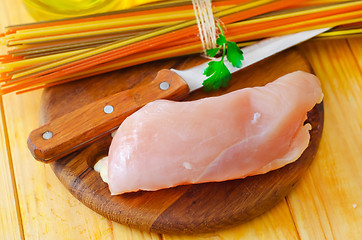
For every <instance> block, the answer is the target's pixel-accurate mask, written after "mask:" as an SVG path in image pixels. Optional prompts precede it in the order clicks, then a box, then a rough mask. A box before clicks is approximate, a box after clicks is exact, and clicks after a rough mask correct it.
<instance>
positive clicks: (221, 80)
mask: <svg viewBox="0 0 362 240" xmlns="http://www.w3.org/2000/svg"><path fill="white" fill-rule="evenodd" d="M208 65H209V66H208V67H207V68H206V69H205V71H204V75H206V76H207V77H208V78H207V79H206V80H205V81H204V82H203V83H202V85H203V86H204V88H205V90H207V91H209V90H217V89H219V88H220V87H222V88H225V87H227V85H228V84H229V81H230V79H231V74H230V71H229V69H228V68H227V67H226V66H225V63H224V61H223V60H221V61H212V62H209V63H208Z"/></svg>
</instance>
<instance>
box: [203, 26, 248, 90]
mask: <svg viewBox="0 0 362 240" xmlns="http://www.w3.org/2000/svg"><path fill="white" fill-rule="evenodd" d="M217 25H218V27H219V29H220V32H221V34H220V35H219V37H218V38H217V39H216V44H217V45H219V47H218V48H212V49H208V50H206V54H207V55H209V56H210V57H214V56H215V55H216V54H217V53H218V51H219V50H220V49H221V48H222V49H223V52H222V57H221V60H220V61H211V62H209V63H208V67H207V68H206V69H205V71H204V73H203V74H204V75H206V77H208V78H207V79H206V80H205V81H204V82H203V83H202V85H203V86H204V89H205V90H217V89H219V88H220V87H223V88H224V87H227V85H228V83H229V81H230V79H231V74H230V71H229V69H228V68H227V67H226V66H225V63H224V58H225V55H226V59H227V60H228V61H229V62H230V63H231V64H232V65H233V66H234V67H239V68H240V67H241V61H242V60H244V56H243V52H242V51H241V49H240V48H239V47H238V46H237V45H236V43H234V42H229V41H227V40H226V38H225V35H224V32H223V30H222V28H221V27H220V24H217Z"/></svg>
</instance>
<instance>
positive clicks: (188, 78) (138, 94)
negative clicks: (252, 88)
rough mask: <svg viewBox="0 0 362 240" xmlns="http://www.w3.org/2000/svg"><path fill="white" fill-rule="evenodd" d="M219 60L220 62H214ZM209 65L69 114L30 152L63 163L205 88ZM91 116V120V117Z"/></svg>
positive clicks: (48, 127)
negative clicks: (152, 105) (149, 108)
mask: <svg viewBox="0 0 362 240" xmlns="http://www.w3.org/2000/svg"><path fill="white" fill-rule="evenodd" d="M328 29H330V28H323V29H316V30H309V31H304V32H299V33H294V34H289V35H284V36H278V37H273V38H269V39H265V40H262V41H260V42H258V43H256V44H253V45H250V46H247V47H245V48H243V49H242V51H243V53H244V59H245V60H244V61H243V66H242V67H241V68H236V67H233V66H232V65H231V64H230V63H229V62H227V61H225V65H226V66H227V67H228V69H229V70H230V73H234V72H236V71H239V70H240V69H243V68H245V67H247V66H250V65H252V64H254V63H256V62H259V61H261V60H263V59H265V58H267V57H269V56H272V55H274V54H276V53H278V52H281V51H283V50H285V49H287V48H289V47H292V46H294V45H296V44H299V43H301V42H303V41H306V40H308V39H310V38H312V37H314V36H316V35H318V34H320V33H322V32H324V31H327V30H328ZM215 60H220V59H215ZM207 64H208V62H206V63H203V64H201V65H198V66H195V67H192V68H189V69H187V70H176V69H170V70H169V69H163V70H160V71H159V72H158V74H157V76H156V77H155V79H154V80H152V81H151V82H149V83H147V84H146V85H145V86H142V87H135V88H132V89H128V90H125V91H122V92H119V93H117V94H114V95H111V96H109V97H105V98H103V99H100V100H98V101H96V102H93V103H91V104H88V105H85V106H83V107H81V108H79V109H77V110H75V111H73V112H70V113H67V114H65V115H63V116H61V117H59V118H57V119H54V120H53V121H51V122H49V123H47V124H45V125H43V126H41V127H39V128H37V129H35V130H33V131H32V132H31V133H30V134H29V138H28V148H29V150H30V152H31V153H32V155H33V156H34V158H35V159H37V160H39V161H42V162H45V163H48V162H51V161H55V160H57V159H60V158H62V157H64V156H66V155H68V154H70V153H72V152H74V151H76V150H79V149H80V148H82V147H85V146H86V145H88V144H90V143H92V142H94V141H95V140H97V139H99V138H101V137H103V136H105V135H107V134H109V133H110V132H112V131H113V130H115V129H116V128H117V127H118V126H119V125H120V124H121V123H122V122H123V120H124V119H125V118H126V117H127V116H129V115H131V114H132V113H133V112H135V111H137V110H138V109H139V108H141V107H143V106H144V105H146V104H147V103H148V102H151V101H154V100H156V99H173V100H177V99H182V98H184V97H185V96H187V95H188V93H190V92H192V91H194V90H197V89H199V88H201V87H202V83H203V81H204V80H206V76H205V75H203V71H204V69H205V68H206V67H207ZM90 116H91V117H90Z"/></svg>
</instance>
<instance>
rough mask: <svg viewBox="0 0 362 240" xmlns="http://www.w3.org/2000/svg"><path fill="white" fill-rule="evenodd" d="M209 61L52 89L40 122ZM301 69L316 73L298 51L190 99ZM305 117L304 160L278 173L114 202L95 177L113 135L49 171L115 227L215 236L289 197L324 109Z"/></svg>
mask: <svg viewBox="0 0 362 240" xmlns="http://www.w3.org/2000/svg"><path fill="white" fill-rule="evenodd" d="M204 61H205V59H203V58H200V57H197V56H191V57H180V58H175V59H168V60H164V61H158V62H153V63H147V64H143V65H139V66H136V67H131V68H127V69H123V70H119V71H115V72H111V73H107V74H103V75H99V76H95V77H91V78H87V79H84V80H80V81H76V82H72V83H68V84H64V85H60V86H55V87H51V88H49V89H46V90H45V91H44V94H43V97H42V107H41V120H42V123H46V122H48V121H49V120H52V119H55V118H57V117H59V116H61V115H63V114H65V113H68V112H70V111H73V110H75V109H77V108H79V107H81V106H83V105H85V104H88V103H91V102H93V101H96V100H97V99H100V98H102V97H105V96H108V95H111V94H113V93H116V92H119V91H122V90H125V89H128V88H131V87H134V86H135V85H137V84H144V83H145V82H147V81H150V80H151V79H153V78H154V77H155V75H156V73H157V72H158V71H159V70H160V69H163V68H171V67H173V68H175V69H187V68H189V67H191V66H195V65H197V64H200V63H202V62H204ZM296 70H303V71H306V72H311V71H312V69H311V67H310V65H309V64H308V62H307V60H306V59H305V58H304V57H303V56H302V55H301V54H300V53H299V52H298V50H297V49H296V48H294V49H290V50H288V51H284V52H282V53H280V54H277V55H275V56H272V57H270V58H268V59H265V60H264V61H262V62H260V63H258V64H255V65H253V66H251V67H248V68H246V69H243V70H241V71H239V72H237V73H235V74H233V79H232V81H231V83H230V86H229V87H228V88H227V89H224V90H220V91H217V92H204V91H202V90H199V91H196V92H193V93H192V94H190V95H189V96H188V98H187V99H186V100H193V99H199V98H204V97H209V96H215V95H221V94H224V93H227V92H230V91H234V90H236V89H240V88H244V87H253V86H262V85H265V84H266V83H267V82H271V81H273V80H275V79H276V78H278V77H280V76H282V75H284V74H287V73H290V72H293V71H296ZM308 116H309V118H308V120H307V121H308V122H310V123H311V124H312V127H313V129H312V131H311V141H310V145H309V147H308V148H307V149H306V151H305V152H304V153H303V155H302V156H301V157H300V158H299V159H298V160H297V161H296V162H294V163H291V164H289V165H287V166H285V167H283V168H281V169H278V170H274V171H271V172H269V173H266V174H262V175H257V176H252V177H247V178H245V179H239V180H232V181H225V182H219V183H204V184H196V185H184V186H178V187H174V188H170V189H163V190H159V191H154V192H146V191H139V192H135V193H126V194H123V195H118V196H111V195H110V192H109V190H108V185H107V184H106V183H104V182H103V181H102V180H101V178H100V176H99V174H98V173H97V172H95V171H94V170H93V165H94V163H95V162H96V161H97V160H98V159H99V158H100V157H103V156H105V155H107V151H108V147H109V145H110V142H111V137H110V136H106V137H104V138H103V139H100V140H99V141H97V142H94V143H92V144H91V145H90V146H88V147H86V148H85V149H82V150H80V151H78V152H75V153H73V154H71V155H69V156H67V157H65V158H63V159H60V160H58V161H56V162H54V163H51V167H52V169H53V170H54V172H55V174H56V175H57V177H58V178H59V180H60V181H61V182H62V183H63V184H64V185H65V187H66V188H67V189H68V190H69V191H70V192H71V193H72V194H73V195H74V196H75V197H76V198H77V199H79V200H80V201H81V202H82V203H84V204H85V205H86V206H88V207H89V208H91V209H93V210H94V211H96V212H98V213H99V214H101V215H103V216H105V217H106V218H108V219H110V220H113V221H116V222H120V223H123V224H126V225H129V226H132V227H136V228H139V229H142V230H148V231H154V232H160V233H201V232H209V231H217V230H219V229H223V228H226V227H231V226H233V225H236V224H239V223H241V222H244V221H248V220H250V219H252V218H254V217H256V216H258V215H260V214H262V213H264V212H265V211H267V210H269V209H270V208H272V207H273V206H275V205H276V204H277V203H278V202H279V201H280V200H281V199H283V198H284V197H285V196H286V195H287V194H288V193H289V192H290V191H291V189H292V188H293V186H294V185H295V184H296V182H297V181H298V179H299V178H300V177H301V176H302V175H303V173H304V172H305V171H306V170H307V168H308V166H309V165H310V163H311V162H312V160H313V158H314V156H315V153H316V151H317V149H318V145H319V141H320V138H321V134H322V129H323V104H319V105H317V106H316V107H315V108H314V109H313V110H312V111H311V112H310V113H309V114H308ZM165 174H167V173H165Z"/></svg>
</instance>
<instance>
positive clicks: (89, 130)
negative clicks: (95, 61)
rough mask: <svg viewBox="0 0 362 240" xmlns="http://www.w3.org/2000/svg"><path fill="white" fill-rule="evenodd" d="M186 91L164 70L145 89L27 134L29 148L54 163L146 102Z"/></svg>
mask: <svg viewBox="0 0 362 240" xmlns="http://www.w3.org/2000/svg"><path fill="white" fill-rule="evenodd" d="M188 92H189V88H188V85H187V84H186V82H185V81H184V80H183V79H182V78H181V77H180V76H179V75H177V74H176V73H175V72H172V71H170V70H167V69H163V70H161V71H159V72H158V74H157V76H156V78H155V79H154V80H153V81H152V82H150V83H148V84H147V85H146V86H144V85H143V86H140V87H135V88H132V89H128V90H126V91H122V92H119V93H117V94H115V95H112V96H109V97H106V98H103V99H101V100H99V101H96V102H94V103H91V104H88V105H86V106H83V107H81V108H79V109H77V110H75V111H73V112H70V113H67V114H65V115H63V116H61V117H59V118H57V119H55V120H54V121H51V122H49V123H47V124H45V125H44V126H42V127H40V128H38V129H35V130H34V131H32V132H31V133H30V135H29V138H28V148H29V150H30V151H31V153H32V154H33V156H34V158H35V159H37V160H39V161H42V162H51V161H54V160H57V159H59V158H61V157H64V156H66V155H68V154H70V153H72V152H74V151H76V150H78V149H80V148H82V147H84V146H86V145H88V144H90V143H92V142H93V141H95V140H97V139H99V138H100V137H102V136H104V135H106V134H108V133H110V132H111V131H112V130H114V129H115V128H117V127H118V126H119V125H120V124H121V123H122V121H123V120H124V119H125V118H126V117H127V116H129V115H130V114H132V113H133V112H135V111H136V110H138V109H139V108H141V107H142V106H144V105H145V104H147V103H148V102H152V101H154V100H156V99H177V98H181V97H184V96H186V95H187V93H188Z"/></svg>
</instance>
